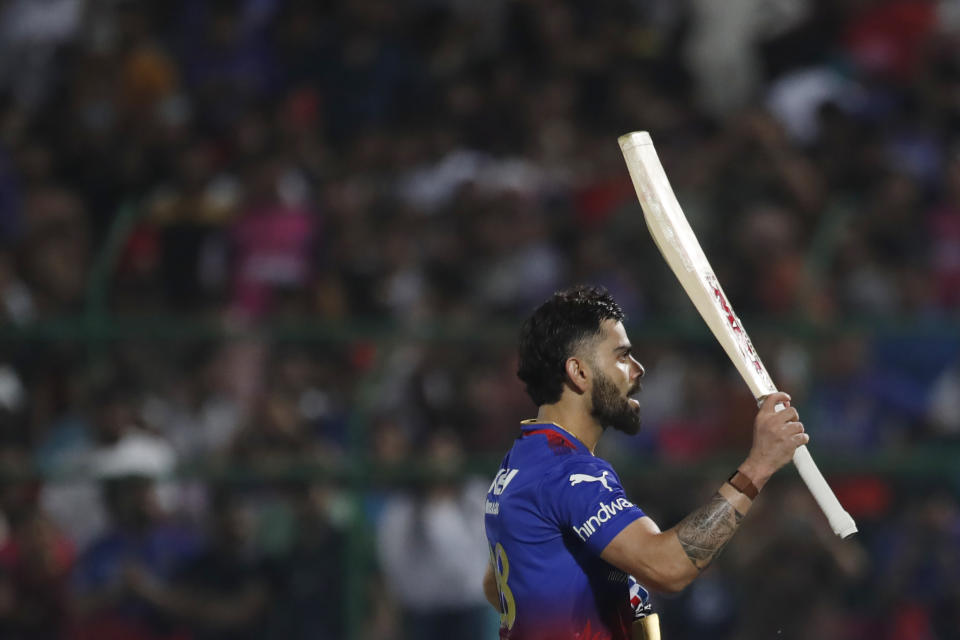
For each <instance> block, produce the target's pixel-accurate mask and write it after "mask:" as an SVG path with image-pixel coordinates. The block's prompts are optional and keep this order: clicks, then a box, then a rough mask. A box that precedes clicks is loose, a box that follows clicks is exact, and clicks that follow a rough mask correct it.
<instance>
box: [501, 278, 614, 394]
mask: <svg viewBox="0 0 960 640" xmlns="http://www.w3.org/2000/svg"><path fill="white" fill-rule="evenodd" d="M623 319H624V314H623V310H622V309H621V308H620V305H618V304H617V302H616V301H615V300H614V299H613V296H611V295H610V294H609V293H608V292H607V290H606V289H604V288H603V287H591V286H582V285H581V286H577V287H571V288H569V289H564V290H563V291H558V292H557V293H555V294H553V297H551V298H550V299H549V300H547V301H546V302H544V303H543V304H542V305H540V306H539V307H537V309H536V311H534V312H533V315H531V316H530V317H529V318H527V320H526V322H524V323H523V327H522V328H521V329H520V346H519V356H520V362H519V367H518V369H517V376H518V377H519V378H520V379H521V380H522V381H523V382H524V383H525V384H526V386H527V394H528V395H529V396H530V398H531V399H532V400H533V402H534V404H536V405H537V406H540V405H544V404H553V403H554V402H556V401H558V400H559V399H560V395H561V394H562V393H563V383H564V380H565V379H566V375H567V374H566V362H567V358H569V357H570V356H571V355H573V353H574V351H575V350H576V349H577V348H578V347H579V346H580V345H581V344H582V343H583V342H584V341H585V340H588V339H590V338H593V337H596V336H597V335H599V333H600V324H601V323H602V322H603V321H604V320H618V321H622V320H623Z"/></svg>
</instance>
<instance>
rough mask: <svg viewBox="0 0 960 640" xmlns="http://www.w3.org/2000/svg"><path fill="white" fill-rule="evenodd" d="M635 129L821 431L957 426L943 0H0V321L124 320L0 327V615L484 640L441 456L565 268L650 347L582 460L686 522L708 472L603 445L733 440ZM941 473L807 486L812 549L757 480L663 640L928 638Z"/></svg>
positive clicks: (474, 484) (940, 573) (948, 538)
mask: <svg viewBox="0 0 960 640" xmlns="http://www.w3.org/2000/svg"><path fill="white" fill-rule="evenodd" d="M632 130H649V131H650V132H651V134H652V136H653V139H654V141H655V143H656V145H657V150H658V152H659V154H660V156H661V159H662V160H663V163H664V165H665V167H666V171H667V174H668V176H669V177H670V180H671V182H672V184H673V186H674V188H675V190H676V192H677V195H678V197H679V200H680V202H681V204H682V205H683V208H684V211H685V212H686V214H687V216H688V218H689V219H690V221H691V224H692V225H693V227H694V229H695V231H696V233H697V236H698V238H699V239H700V241H701V243H702V244H703V246H704V249H705V250H706V253H707V255H708V256H709V257H710V260H711V262H712V264H713V266H714V269H715V271H716V272H717V275H718V278H719V280H720V281H721V282H722V283H723V284H724V287H725V288H726V292H727V294H728V296H729V298H730V299H731V301H732V302H733V304H734V305H735V308H736V309H737V311H738V313H739V314H740V316H741V317H743V318H744V320H745V324H746V325H747V326H748V327H749V328H750V329H751V331H752V333H753V338H754V342H755V343H756V345H757V347H758V351H759V352H760V353H762V354H764V359H765V361H766V362H767V364H768V366H769V367H770V369H771V372H772V374H773V377H774V379H775V380H776V381H777V382H778V384H779V385H780V386H781V388H784V389H785V390H788V391H789V392H790V393H791V394H792V395H793V398H794V403H795V404H796V405H797V406H798V407H799V408H800V411H801V415H802V416H803V420H804V422H805V424H806V425H807V429H808V430H809V431H810V432H811V434H812V437H813V441H812V445H811V446H812V448H813V449H814V452H815V454H816V453H817V452H822V454H823V455H828V454H832V455H833V456H834V457H835V458H836V457H840V458H845V459H848V460H852V459H855V458H856V457H857V456H861V455H869V456H875V457H876V456H894V457H895V456H897V455H901V454H909V453H910V452H912V451H915V450H916V449H917V448H923V447H928V448H930V449H933V448H936V449H939V450H941V451H942V450H944V449H943V448H944V447H947V448H949V447H952V446H955V445H956V443H957V440H958V438H960V331H958V330H957V327H958V326H960V3H958V2H956V1H955V0H940V1H938V2H934V1H926V0H840V1H836V0H834V1H830V0H723V2H717V1H716V0H684V1H677V0H593V1H592V2H589V3H586V2H572V1H563V0H485V1H483V2H470V1H469V0H411V1H409V2H395V1H393V0H329V1H325V2H316V1H313V0H170V1H164V2H161V1H156V2H148V1H145V0H2V1H0V330H3V331H5V332H6V333H5V334H4V335H6V336H14V337H15V336H19V335H24V334H21V333H18V332H17V331H18V330H20V329H30V328H31V327H36V326H51V323H56V322H64V323H66V326H73V327H80V328H81V329H82V328H83V327H84V326H93V327H94V328H95V327H96V326H100V325H86V324H83V323H84V322H86V321H90V320H91V319H92V320H93V321H104V319H105V318H137V319H139V320H140V321H142V322H143V324H142V327H143V329H142V330H139V331H134V332H133V333H132V334H130V333H128V334H126V335H125V336H124V337H121V338H116V339H107V340H102V341H98V342H94V341H92V340H84V339H82V338H83V335H84V334H83V333H82V331H81V332H80V333H70V332H67V333H66V334H64V335H66V336H67V337H66V338H64V337H59V338H58V337H56V336H55V335H54V336H53V337H51V336H50V335H49V334H45V335H46V337H39V338H35V339H30V340H27V341H24V340H19V339H10V338H8V339H5V340H4V341H2V342H0V461H2V470H3V478H4V479H3V482H2V487H0V515H2V518H0V637H2V638H61V637H69V638H97V639H103V640H110V639H111V638H130V639H133V640H136V639H138V638H144V639H151V640H153V639H160V638H163V639H171V640H172V639H174V638H176V639H181V638H182V639H187V638H247V637H249V638H273V637H276V638H345V637H348V633H350V634H351V635H350V637H353V638H357V637H364V638H371V639H374V640H381V639H382V640H392V639H397V640H399V639H402V638H417V639H418V640H424V639H430V638H459V639H463V640H469V639H471V638H474V637H476V638H483V637H494V636H495V633H496V631H495V628H496V622H497V621H496V615H495V614H494V613H493V612H492V610H491V609H490V608H489V607H488V606H487V605H486V604H485V603H484V600H483V595H482V592H481V589H480V577H481V576H482V573H483V570H484V566H485V563H486V561H487V552H486V550H485V548H484V538H483V534H482V530H481V529H480V527H481V522H482V520H481V515H482V514H481V511H480V503H481V502H482V496H483V494H484V492H485V489H486V483H487V482H488V481H489V478H487V477H486V474H485V473H480V472H478V474H477V476H476V477H474V476H473V475H468V474H466V473H465V470H475V469H476V465H470V464H468V460H469V459H471V457H472V456H478V455H479V456H480V457H481V459H485V458H484V456H486V457H487V458H489V459H490V460H491V461H494V462H491V464H490V467H489V468H490V469H494V468H495V464H496V463H495V460H496V456H497V455H498V454H500V453H501V452H502V451H504V450H505V449H506V447H507V446H508V445H509V442H510V440H511V439H512V437H513V434H514V433H515V425H516V424H517V422H518V421H519V420H520V419H522V418H526V417H529V416H530V414H531V413H532V412H533V407H532V406H531V405H530V403H529V400H527V398H526V397H525V395H524V394H523V390H522V388H521V387H520V385H519V383H518V381H517V380H516V377H515V374H514V369H515V363H514V356H513V348H514V345H513V340H514V336H515V331H516V328H517V327H518V326H519V322H520V320H521V319H522V318H523V316H524V315H525V314H526V313H528V312H529V311H530V310H531V309H532V308H533V306H535V305H536V304H537V303H538V302H540V301H541V300H543V299H544V298H545V297H547V296H548V295H549V294H550V293H551V292H552V291H554V290H556V289H558V288H560V287H563V286H566V285H568V284H573V283H577V282H590V283H596V284H603V285H605V286H606V287H608V288H609V289H610V290H611V291H612V292H613V293H614V295H615V296H616V298H617V299H618V300H619V301H620V303H621V304H622V306H623V307H624V308H625V310H626V312H627V314H628V327H629V330H630V334H631V337H632V339H633V340H634V342H635V343H636V345H637V348H636V352H637V354H638V357H639V358H640V359H641V361H642V362H643V363H644V365H645V367H646V369H647V378H646V380H645V383H644V392H643V405H644V408H643V411H644V420H645V427H644V431H643V433H642V434H641V435H640V436H639V437H637V438H634V439H630V440H627V439H624V438H616V437H610V438H609V439H608V440H607V441H606V443H605V447H606V448H605V449H604V451H603V452H602V453H603V454H604V455H607V456H609V457H611V458H613V459H615V461H616V464H617V467H618V469H621V472H622V474H623V475H624V477H625V479H626V480H627V481H628V482H629V483H630V484H631V485H632V489H631V490H630V491H629V493H631V495H634V494H635V495H637V500H636V501H637V503H638V504H640V505H641V506H643V507H644V508H645V509H646V510H647V511H648V512H650V513H652V514H656V513H657V510H660V514H659V515H658V518H657V519H658V520H659V521H660V522H661V524H663V525H665V526H669V525H670V524H672V523H673V522H675V521H676V519H678V518H679V517H682V515H684V514H685V513H686V512H687V511H688V510H689V508H690V507H691V506H693V505H694V504H696V503H697V501H698V500H700V499H701V498H702V495H701V487H699V485H698V484H697V483H698V482H699V481H700V480H704V481H706V480H707V479H706V478H700V477H699V476H696V474H694V475H693V476H683V474H682V473H680V474H679V475H680V476H681V477H686V479H687V483H688V484H689V485H690V486H689V487H687V488H686V489H685V490H684V491H679V490H676V489H674V490H671V489H670V488H669V487H670V486H672V485H667V484H666V483H663V484H661V483H659V482H658V481H657V480H656V479H655V478H653V477H651V476H649V475H643V474H642V473H641V474H640V475H631V469H633V471H634V472H636V471H637V470H636V468H635V467H636V464H637V463H636V461H637V460H642V461H644V463H645V464H649V463H653V462H654V461H656V462H655V464H657V465H660V466H659V467H658V468H662V469H664V473H667V471H668V470H669V469H674V471H673V472H672V473H667V475H668V476H669V477H670V478H674V477H675V476H676V475H677V472H676V469H677V468H683V466H684V465H687V468H688V469H689V468H691V467H690V465H696V464H697V463H705V462H706V461H709V460H710V459H711V457H712V456H713V455H714V454H715V453H717V452H719V451H734V452H743V451H745V447H746V446H747V444H748V442H749V424H750V420H751V418H752V413H753V411H754V404H753V399H752V398H751V397H750V396H749V395H748V393H747V390H746V389H745V387H744V385H743V384H742V382H741V381H740V380H739V379H737V378H736V376H735V375H733V374H732V370H731V367H730V366H729V362H728V361H727V360H726V357H725V356H724V355H723V354H722V353H721V352H719V349H718V348H717V347H716V345H715V343H713V342H712V340H710V339H709V338H708V337H707V336H706V335H705V334H704V333H703V331H702V330H701V329H700V328H699V327H700V325H699V324H698V323H699V320H698V319H697V318H696V316H695V312H694V311H693V309H692V307H691V305H690V304H689V302H688V301H687V300H686V297H685V295H684V294H683V292H682V290H681V289H680V287H679V286H677V284H676V282H675V279H674V277H673V275H672V274H670V273H669V271H668V270H667V268H666V267H665V266H664V265H663V263H662V259H661V257H660V255H659V253H658V252H657V251H656V248H655V247H654V245H653V244H652V242H650V240H649V235H648V233H647V231H646V229H645V226H644V223H643V220H642V216H641V215H640V211H639V207H638V204H637V202H636V198H635V196H634V194H633V191H632V186H631V184H630V182H629V177H628V175H627V173H626V171H625V167H624V165H623V161H622V158H621V156H620V154H619V149H618V147H617V144H616V138H617V136H618V135H621V134H623V133H626V132H628V131H632ZM114 250H115V251H116V253H115V255H113V256H112V258H113V259H108V260H104V259H103V257H104V256H110V255H111V254H110V252H111V251H114ZM104 266H106V270H104ZM103 284H105V286H106V289H105V291H106V295H105V297H103V298H102V299H99V298H98V299H97V300H99V302H96V303H94V298H96V296H95V295H94V292H96V291H98V288H97V287H98V286H101V285H103ZM101 303H102V306H98V305H99V304H101ZM158 318H159V319H160V320H161V321H166V320H169V321H170V322H172V323H180V325H178V326H182V325H183V324H184V323H189V322H192V321H196V322H201V321H202V322H205V323H211V322H212V323H214V324H215V325H216V326H219V327H222V328H223V331H224V335H225V336H226V335H229V336H231V337H230V338H229V339H224V338H223V337H220V336H217V335H214V336H210V335H205V334H203V333H202V332H194V333H190V332H187V337H185V338H183V339H180V340H172V339H170V338H169V337H165V338H158V337H156V336H152V335H151V331H150V327H151V326H153V325H151V324H150V323H149V322H148V320H149V319H154V320H155V319H158ZM283 323H286V324H290V325H292V326H315V327H321V328H325V329H327V331H326V332H324V331H318V332H315V333H314V334H311V337H308V338H303V337H302V336H301V337H297V336H287V337H286V338H285V339H281V338H277V337H276V336H275V335H274V334H269V336H270V337H265V336H267V334H265V333H263V332H261V331H259V329H261V328H262V327H267V326H276V325H278V324H283ZM133 326H135V327H136V326H139V325H136V324H134V325H133ZM198 326H199V325H198ZM89 330H91V331H92V330H93V329H89ZM70 336H73V337H72V338H71V337H70ZM88 337H89V336H88ZM947 450H948V449H947ZM491 456H492V457H491ZM875 459H879V458H875ZM413 468H416V469H419V470H420V471H421V473H419V474H412V475H409V474H408V475H407V476H404V475H403V474H400V475H399V476H397V475H388V476H384V477H386V478H387V479H383V477H381V479H379V480H378V479H376V478H378V477H380V476H377V473H376V471H377V470H384V469H390V470H394V471H397V470H403V469H413ZM424 470H426V471H425V472H424ZM366 472H370V473H366ZM401 476H402V477H403V479H402V480H397V479H396V478H397V477H401ZM717 477H718V478H719V477H720V476H717ZM691 478H693V479H691ZM694 480H696V482H695V481H694ZM709 480H710V481H711V482H713V481H715V480H716V478H711V479H709ZM957 481H958V478H957V477H956V475H955V474H954V475H950V474H947V475H946V476H944V475H942V474H941V475H933V474H929V475H920V476H914V475H880V474H875V473H857V474H854V473H849V474H839V475H838V476H837V477H836V478H835V482H836V483H837V488H838V493H840V494H841V500H842V501H844V503H845V504H847V505H848V508H850V510H851V511H852V512H854V513H853V514H854V516H855V517H857V518H858V521H859V522H860V524H861V531H862V535H861V537H860V539H859V540H860V541H859V542H858V543H854V544H847V545H845V546H844V545H841V544H839V543H838V542H837V541H834V540H832V539H830V536H829V532H828V530H827V529H826V528H825V524H824V523H823V522H822V520H820V519H819V516H818V515H817V513H816V511H815V507H812V506H811V505H812V503H811V502H810V500H809V497H807V496H806V494H805V493H804V492H803V491H802V490H799V489H798V487H797V486H796V485H795V484H792V483H791V482H789V481H785V482H783V483H782V484H781V485H774V486H773V488H772V489H771V491H770V492H769V493H771V494H772V496H773V497H770V498H769V499H765V500H764V501H761V504H764V507H763V511H762V512H761V513H759V514H757V515H756V517H754V516H751V519H750V522H751V524H750V531H751V532H750V533H746V532H745V533H744V534H743V535H742V536H740V538H739V539H738V541H737V542H736V543H735V544H733V545H731V548H730V550H729V552H728V553H727V555H726V556H724V557H723V559H722V560H721V562H720V563H719V565H718V566H717V567H715V568H714V569H712V570H711V571H710V572H708V573H707V574H705V576H704V577H703V579H702V580H700V581H699V582H697V583H696V584H695V585H694V586H693V587H692V588H691V589H690V590H689V591H688V592H687V593H685V594H684V595H682V596H680V597H678V598H672V599H665V600H663V601H662V602H659V603H658V604H659V605H660V606H661V607H662V609H661V610H662V611H663V612H664V619H665V626H666V630H665V637H668V638H670V639H672V640H681V639H683V638H700V637H711V638H738V639H747V640H751V639H754V638H756V639H758V640H759V639H760V638H770V637H778V638H783V639H785V640H786V639H789V638H818V639H824V640H830V639H833V638H836V639H838V640H839V639H846V638H850V639H856V640H859V639H861V638H862V639H867V638H870V639H876V638H879V639H884V638H898V639H899V638H911V639H916V640H934V639H942V638H960V618H958V614H957V611H960V570H958V569H960V566H958V565H960V501H958V490H960V485H958V482H957ZM351 488H352V489H354V490H356V489H358V488H361V489H363V491H362V492H357V491H351V490H349V489H351ZM765 493H767V492H765ZM824 532H826V534H825V533H824ZM358 559H362V561H359V560H358ZM358 601H359V602H360V605H359V606H357V605H356V603H357V602H358ZM491 629H492V630H491ZM667 631H669V635H666V632H667Z"/></svg>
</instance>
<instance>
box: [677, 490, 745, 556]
mask: <svg viewBox="0 0 960 640" xmlns="http://www.w3.org/2000/svg"><path fill="white" fill-rule="evenodd" d="M742 521H743V514H742V513H740V512H739V511H737V510H736V509H734V508H733V505H732V504H730V503H729V502H727V499H726V498H724V497H723V496H721V495H720V494H719V493H715V494H714V495H713V498H711V499H710V502H708V503H707V504H705V505H704V506H702V507H700V508H699V509H697V510H696V511H694V512H693V513H691V514H690V515H688V516H687V517H686V518H684V519H683V520H682V521H681V522H680V524H678V525H677V537H678V538H679V539H680V545H681V546H682V547H683V550H684V552H686V554H687V557H688V558H690V562H692V563H693V566H695V567H696V568H697V571H703V570H704V569H706V568H707V567H708V566H709V565H710V563H711V562H713V559H714V558H716V557H717V556H718V555H720V552H721V551H723V547H724V546H726V544H727V542H729V541H730V538H732V537H733V534H734V533H735V532H736V530H737V528H738V527H739V526H740V522H742Z"/></svg>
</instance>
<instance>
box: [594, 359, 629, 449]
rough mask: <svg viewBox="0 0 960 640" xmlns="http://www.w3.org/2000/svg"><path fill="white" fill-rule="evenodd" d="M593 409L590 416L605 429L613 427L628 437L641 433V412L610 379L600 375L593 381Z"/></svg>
mask: <svg viewBox="0 0 960 640" xmlns="http://www.w3.org/2000/svg"><path fill="white" fill-rule="evenodd" d="M638 389H639V385H635V386H634V387H633V388H632V389H631V390H630V394H628V395H632V394H633V393H636V392H637V390H638ZM592 391H593V393H592V395H593V409H592V410H591V411H590V415H592V416H593V417H594V418H596V419H597V422H599V423H600V426H602V427H603V428H604V429H606V428H607V427H613V428H614V429H616V430H617V431H622V432H623V433H626V434H627V435H631V436H632V435H636V434H637V433H639V432H640V411H639V410H637V409H635V408H634V407H633V406H632V405H631V404H630V402H629V401H628V400H627V399H626V398H625V397H624V396H623V395H621V393H620V390H619V389H617V385H615V384H614V383H613V381H612V380H610V378H608V377H606V376H605V375H603V374H600V375H598V376H597V377H596V379H595V380H594V381H593V390H592Z"/></svg>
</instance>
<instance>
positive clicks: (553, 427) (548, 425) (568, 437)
mask: <svg viewBox="0 0 960 640" xmlns="http://www.w3.org/2000/svg"><path fill="white" fill-rule="evenodd" d="M544 432H547V433H550V434H555V436H553V437H559V438H560V439H561V440H562V441H563V442H564V443H565V444H566V445H567V446H569V447H571V448H572V449H575V450H577V451H580V452H582V453H589V454H590V455H593V454H592V453H590V449H587V446H586V445H585V444H583V443H582V442H580V440H578V439H577V438H576V436H574V435H573V434H572V433H570V432H569V431H567V430H566V429H564V428H563V427H561V426H560V425H558V424H557V423H556V422H541V421H539V420H537V419H536V418H532V419H530V420H523V421H521V422H520V437H521V438H524V437H526V436H532V435H535V434H538V433H544Z"/></svg>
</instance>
